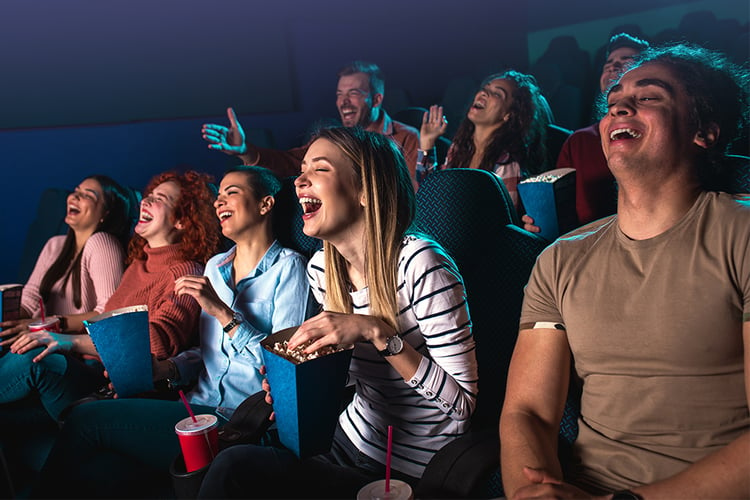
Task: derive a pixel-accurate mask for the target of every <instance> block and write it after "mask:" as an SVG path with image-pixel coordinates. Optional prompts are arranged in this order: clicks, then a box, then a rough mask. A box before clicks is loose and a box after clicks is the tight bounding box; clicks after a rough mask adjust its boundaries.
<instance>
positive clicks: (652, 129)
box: [599, 62, 708, 176]
mask: <svg viewBox="0 0 750 500" xmlns="http://www.w3.org/2000/svg"><path fill="white" fill-rule="evenodd" d="M607 107H608V111H607V114H606V115H605V116H604V117H603V118H602V119H601V121H600V122H599V131H600V133H601V137H602V149H603V150H604V155H605V156H606V158H607V162H608V164H609V167H610V169H611V170H612V172H613V173H614V174H615V176H617V174H618V172H621V171H623V170H627V169H640V170H642V171H651V172H654V171H667V170H671V169H673V168H674V166H675V165H678V166H680V165H681V166H684V165H690V164H691V163H692V161H693V160H694V158H695V157H696V147H699V148H706V147H707V145H708V143H707V142H706V139H705V137H704V136H703V135H702V134H700V133H699V131H698V127H697V124H696V123H695V120H694V119H692V118H691V113H690V110H691V108H692V101H691V99H690V97H689V96H688V95H687V93H686V91H685V89H684V87H683V86H682V84H681V83H680V81H679V80H678V79H677V78H676V77H675V75H674V74H673V73H672V71H671V70H670V68H669V67H668V66H666V65H664V64H661V63H659V62H652V63H647V64H644V65H643V66H640V67H638V68H636V69H633V70H631V71H629V72H627V73H625V75H623V77H622V78H621V79H620V81H619V83H618V84H616V85H615V86H613V87H612V89H611V90H610V92H609V95H608V98H607Z"/></svg>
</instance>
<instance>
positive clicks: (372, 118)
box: [202, 61, 419, 191]
mask: <svg viewBox="0 0 750 500" xmlns="http://www.w3.org/2000/svg"><path fill="white" fill-rule="evenodd" d="M338 77H339V81H338V86H337V88H336V108H338V111H339V116H340V118H341V124H342V125H343V126H345V127H354V126H360V127H362V128H364V129H365V130H369V131H370V132H377V133H380V134H383V135H385V136H387V137H390V138H391V139H393V140H394V141H395V142H396V144H398V145H399V146H400V147H401V151H402V152H403V154H404V157H405V159H406V164H407V166H408V167H409V172H410V173H411V178H412V184H413V185H414V190H415V191H416V189H417V187H418V186H419V185H418V184H417V181H416V166H417V149H418V148H419V131H418V130H417V129H415V128H414V127H410V126H409V125H406V124H403V123H400V122H397V121H394V120H392V119H391V117H390V116H388V113H386V111H385V109H383V98H384V96H385V82H384V80H383V74H382V72H381V71H380V68H379V67H378V66H377V65H376V64H373V63H369V62H364V61H354V62H353V63H351V64H349V65H347V66H345V67H344V68H342V69H341V70H339V72H338ZM227 116H228V118H229V127H225V126H223V125H217V124H204V125H203V129H202V134H203V139H205V140H206V141H208V142H209V146H208V147H209V148H211V149H215V150H217V151H223V152H224V153H227V154H230V155H236V156H239V157H240V158H241V159H242V161H243V163H244V164H245V165H260V166H263V167H266V168H268V169H270V170H272V171H273V172H275V173H276V175H278V176H279V177H287V176H291V175H298V174H299V170H300V164H301V163H302V158H303V157H304V156H305V152H306V151H307V147H308V145H307V144H306V145H304V146H301V147H297V148H292V149H289V150H287V151H280V150H276V149H268V148H261V147H258V146H255V145H254V144H250V143H248V142H246V140H245V133H244V131H243V130H242V125H240V122H239V121H237V116H236V115H235V113H234V110H233V109H232V108H229V109H227Z"/></svg>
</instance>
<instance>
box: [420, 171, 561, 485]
mask: <svg viewBox="0 0 750 500" xmlns="http://www.w3.org/2000/svg"><path fill="white" fill-rule="evenodd" d="M518 223H519V221H518V215H517V214H516V211H515V209H514V207H513V203H512V202H511V200H510V196H509V195H508V192H507V190H506V188H505V185H504V184H503V183H502V181H501V180H500V178H499V177H497V176H496V175H494V174H491V173H489V172H486V171H483V170H473V169H449V170H442V171H438V172H435V173H433V174H430V175H429V176H427V178H426V179H425V180H424V182H423V183H422V185H421V186H420V188H419V191H417V215H416V220H415V228H416V229H417V230H418V231H420V232H422V233H424V234H426V235H428V236H430V237H432V238H433V239H435V240H436V241H437V242H438V243H440V244H441V245H442V246H443V247H444V248H445V250H446V251H447V252H448V254H449V255H450V256H451V257H453V259H454V260H455V262H456V264H457V266H458V269H459V271H460V272H461V275H462V277H463V279H464V284H465V287H466V294H467V298H468V302H469V313H470V314H471V320H472V325H473V333H474V338H475V341H476V344H477V358H478V362H479V395H478V398H477V408H476V411H475V413H474V415H473V417H472V431H471V432H470V433H469V434H468V435H466V436H464V437H462V438H460V439H457V440H456V441H454V442H452V443H450V444H449V445H447V446H446V447H445V448H444V449H442V450H440V451H439V452H438V453H437V454H436V455H435V457H433V460H432V461H431V462H430V464H429V466H428V467H427V470H426V471H425V473H424V475H423V477H422V480H421V482H420V484H419V486H418V488H417V490H416V492H415V497H421V498H483V497H488V496H487V495H489V492H490V489H491V488H490V487H491V484H492V477H493V475H494V474H496V472H497V469H498V463H499V445H498V438H497V428H498V427H497V426H498V421H499V416H500V410H501V408H502V404H503V398H504V394H505V383H506V377H507V371H508V365H509V363H510V357H511V354H512V352H513V347H514V345H515V341H516V337H517V335H518V322H519V318H520V314H521V302H522V300H523V288H524V286H525V285H526V282H527V281H528V278H529V275H530V273H531V269H532V267H533V265H534V263H535V262H536V257H537V255H539V253H540V252H541V251H542V250H543V249H544V247H545V246H546V245H547V242H546V241H544V240H543V239H542V238H540V237H538V236H536V235H534V234H532V233H529V232H527V231H525V230H523V229H521V228H520V227H518V225H517V224H518Z"/></svg>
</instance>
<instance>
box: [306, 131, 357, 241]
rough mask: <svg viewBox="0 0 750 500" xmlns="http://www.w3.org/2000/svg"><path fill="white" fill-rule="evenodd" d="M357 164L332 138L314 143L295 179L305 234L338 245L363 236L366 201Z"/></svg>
mask: <svg viewBox="0 0 750 500" xmlns="http://www.w3.org/2000/svg"><path fill="white" fill-rule="evenodd" d="M354 168H355V166H354V164H353V163H352V161H351V160H350V159H349V158H347V157H346V156H345V155H344V153H343V152H342V151H341V150H340V149H339V148H338V147H337V146H336V145H334V144H333V143H332V142H331V141H329V140H328V139H317V140H316V141H315V142H313V143H312V144H311V145H310V147H309V148H308V150H307V153H306V154H305V158H304V160H302V172H301V174H300V176H299V177H297V179H296V180H295V182H294V185H295V188H296V191H297V197H298V198H299V202H300V204H302V209H303V212H304V214H303V216H302V219H303V221H304V228H303V230H304V233H305V234H306V235H308V236H312V237H315V238H320V239H323V240H327V241H330V242H331V243H333V244H334V245H337V244H343V243H346V242H349V241H352V238H354V239H357V238H359V239H360V241H361V238H362V234H363V233H362V231H363V227H364V217H365V215H364V202H363V200H362V190H361V189H360V187H359V186H358V182H357V176H356V174H355V171H354Z"/></svg>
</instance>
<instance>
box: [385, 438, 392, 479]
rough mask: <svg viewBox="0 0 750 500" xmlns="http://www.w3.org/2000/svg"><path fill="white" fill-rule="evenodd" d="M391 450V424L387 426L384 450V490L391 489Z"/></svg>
mask: <svg viewBox="0 0 750 500" xmlns="http://www.w3.org/2000/svg"><path fill="white" fill-rule="evenodd" d="M392 450H393V426H392V425H389V426H388V448H387V449H386V452H385V492H386V493H388V492H390V491H391V451H392Z"/></svg>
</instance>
